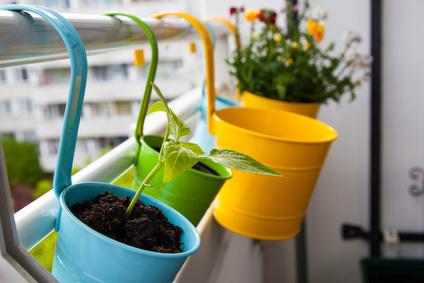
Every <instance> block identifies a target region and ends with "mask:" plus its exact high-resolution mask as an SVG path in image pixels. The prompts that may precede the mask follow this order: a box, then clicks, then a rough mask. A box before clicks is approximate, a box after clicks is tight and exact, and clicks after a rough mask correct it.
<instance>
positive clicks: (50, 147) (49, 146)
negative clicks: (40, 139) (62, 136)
mask: <svg viewBox="0 0 424 283" xmlns="http://www.w3.org/2000/svg"><path fill="white" fill-rule="evenodd" d="M58 149H59V140H58V139H50V140H47V142H46V150H47V154H49V155H54V154H57V151H58Z"/></svg>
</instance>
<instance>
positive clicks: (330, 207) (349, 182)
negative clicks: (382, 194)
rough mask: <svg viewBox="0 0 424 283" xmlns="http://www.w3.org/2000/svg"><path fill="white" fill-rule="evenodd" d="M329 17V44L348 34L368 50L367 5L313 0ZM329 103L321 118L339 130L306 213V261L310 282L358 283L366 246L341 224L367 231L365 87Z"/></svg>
mask: <svg viewBox="0 0 424 283" xmlns="http://www.w3.org/2000/svg"><path fill="white" fill-rule="evenodd" d="M311 3H312V5H319V6H321V7H323V8H324V9H325V10H327V11H328V13H329V19H328V22H327V36H326V40H327V41H333V40H334V41H336V42H339V43H340V42H341V37H342V35H343V33H344V32H346V31H349V30H352V31H356V32H359V33H361V34H362V35H363V37H364V42H363V44H362V47H363V48H362V50H363V51H367V50H368V49H369V44H370V40H369V29H370V28H369V24H370V22H369V16H370V15H369V14H370V9H369V1H367V0H349V1H347V0H344V1H332V0H313V1H311ZM346 98H347V99H344V100H343V102H342V103H340V104H335V103H330V104H329V105H327V106H324V107H323V108H322V111H321V112H320V116H319V118H320V119H321V120H323V121H325V122H327V123H328V124H330V125H332V126H333V127H334V128H336V129H337V131H338V134H339V138H338V140H337V141H336V142H335V143H334V144H333V146H332V149H331V151H330V154H329V156H328V158H327V161H326V164H325V167H324V169H323V171H322V173H321V177H320V179H319V181H318V185H317V187H316V191H315V193H314V196H313V198H312V201H311V205H310V209H309V213H308V226H307V228H308V252H309V254H308V257H309V277H310V282H311V283H318V282H326V283H332V282H334V283H337V282H344V283H356V282H361V279H360V268H359V260H360V259H361V258H362V257H364V256H366V255H367V253H368V247H367V245H366V244H365V243H364V242H359V241H351V242H346V241H343V240H342V239H341V236H340V225H341V224H342V223H344V222H348V223H349V222H350V223H357V224H360V225H363V226H364V227H365V228H368V187H369V186H368V182H369V174H368V170H369V166H368V163H369V108H370V103H369V101H370V96H369V87H368V85H365V86H364V87H363V88H361V89H360V90H359V91H358V98H357V100H355V101H354V102H353V103H349V98H348V97H346Z"/></svg>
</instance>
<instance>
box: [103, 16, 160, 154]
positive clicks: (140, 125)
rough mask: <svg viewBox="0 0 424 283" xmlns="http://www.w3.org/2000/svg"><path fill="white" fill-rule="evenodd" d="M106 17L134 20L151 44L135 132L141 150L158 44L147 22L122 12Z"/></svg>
mask: <svg viewBox="0 0 424 283" xmlns="http://www.w3.org/2000/svg"><path fill="white" fill-rule="evenodd" d="M105 15H106V16H112V17H115V16H124V17H127V18H130V19H131V20H133V21H134V22H135V23H136V24H137V25H138V26H139V27H140V28H141V29H142V30H143V31H144V33H145V34H146V37H147V39H148V40H149V43H150V48H151V50H152V58H151V62H150V67H149V73H148V75H147V82H146V86H145V88H144V96H143V100H142V102H141V106H140V111H139V113H138V117H137V124H136V127H135V131H134V137H135V140H136V142H137V145H138V149H139V148H140V146H141V142H140V139H141V137H142V136H143V126H144V121H145V119H146V115H147V108H148V106H149V102H150V97H151V93H152V82H154V80H155V75H156V69H157V66H158V58H159V51H158V43H157V40H156V37H155V35H154V33H153V31H152V29H151V28H150V27H149V26H148V25H147V24H146V23H145V22H143V21H142V20H140V19H139V18H138V17H136V16H133V15H131V14H128V13H121V12H110V13H106V14H105ZM137 155H138V154H137ZM137 155H136V156H137Z"/></svg>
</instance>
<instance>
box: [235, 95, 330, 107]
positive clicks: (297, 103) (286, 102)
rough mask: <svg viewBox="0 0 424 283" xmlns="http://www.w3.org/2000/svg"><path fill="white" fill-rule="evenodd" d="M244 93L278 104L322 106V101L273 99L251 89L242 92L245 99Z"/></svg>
mask: <svg viewBox="0 0 424 283" xmlns="http://www.w3.org/2000/svg"><path fill="white" fill-rule="evenodd" d="M244 95H250V96H254V97H255V98H257V99H263V100H266V101H269V102H272V103H276V104H290V105H293V106H300V107H305V108H306V107H310V108H314V107H317V106H320V105H321V104H322V103H316V102H291V101H285V100H279V99H272V98H269V97H265V96H261V95H257V94H254V93H253V92H250V91H243V93H242V94H241V97H242V99H243V96H244Z"/></svg>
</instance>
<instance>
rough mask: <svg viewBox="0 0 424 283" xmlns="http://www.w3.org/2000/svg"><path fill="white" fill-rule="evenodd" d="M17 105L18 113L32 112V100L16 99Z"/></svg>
mask: <svg viewBox="0 0 424 283" xmlns="http://www.w3.org/2000/svg"><path fill="white" fill-rule="evenodd" d="M17 107H18V111H19V113H24V114H28V113H32V102H31V100H29V99H23V100H19V101H17Z"/></svg>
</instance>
